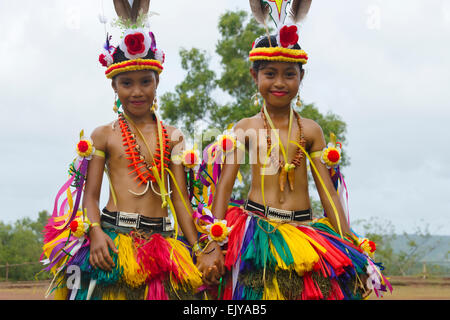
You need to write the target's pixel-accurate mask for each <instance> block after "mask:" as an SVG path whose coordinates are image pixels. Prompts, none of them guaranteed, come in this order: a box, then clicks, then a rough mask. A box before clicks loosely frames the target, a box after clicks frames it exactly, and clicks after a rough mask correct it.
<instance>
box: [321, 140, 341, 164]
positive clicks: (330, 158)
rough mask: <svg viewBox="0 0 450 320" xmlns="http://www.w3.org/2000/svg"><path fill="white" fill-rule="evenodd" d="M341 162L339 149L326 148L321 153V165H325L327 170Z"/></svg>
mask: <svg viewBox="0 0 450 320" xmlns="http://www.w3.org/2000/svg"><path fill="white" fill-rule="evenodd" d="M340 160H341V149H340V148H339V147H337V148H336V147H334V146H330V145H329V146H328V147H326V148H324V149H323V151H322V158H321V161H322V163H324V164H326V165H327V167H328V168H331V167H334V166H336V165H337V164H338V163H339V161H340Z"/></svg>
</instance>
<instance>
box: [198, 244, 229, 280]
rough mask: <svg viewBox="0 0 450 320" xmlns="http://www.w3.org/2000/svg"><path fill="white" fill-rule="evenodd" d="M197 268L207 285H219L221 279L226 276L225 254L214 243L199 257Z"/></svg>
mask: <svg viewBox="0 0 450 320" xmlns="http://www.w3.org/2000/svg"><path fill="white" fill-rule="evenodd" d="M197 267H198V269H199V271H200V272H201V273H202V274H203V281H204V283H205V284H206V285H215V284H219V281H220V278H221V277H222V276H223V275H224V274H225V266H224V253H223V252H222V249H221V248H220V246H219V245H218V244H217V242H215V241H212V242H211V243H210V244H209V245H208V246H207V248H206V250H205V251H204V252H202V253H200V254H199V255H198V256H197Z"/></svg>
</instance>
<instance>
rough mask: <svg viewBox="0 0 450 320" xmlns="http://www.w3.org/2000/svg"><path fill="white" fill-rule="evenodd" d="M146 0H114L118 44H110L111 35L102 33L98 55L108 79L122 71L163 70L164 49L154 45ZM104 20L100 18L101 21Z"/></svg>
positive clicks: (148, 1)
mask: <svg viewBox="0 0 450 320" xmlns="http://www.w3.org/2000/svg"><path fill="white" fill-rule="evenodd" d="M149 7H150V0H134V1H131V4H130V1H128V0H114V8H115V10H116V13H117V16H118V20H117V21H116V23H115V25H116V26H119V27H121V28H122V29H123V35H122V38H121V42H120V43H119V45H118V46H116V47H114V46H112V45H111V43H110V41H111V36H110V35H109V34H106V42H105V45H104V46H103V51H102V53H101V54H100V56H99V61H100V63H101V64H102V65H103V66H104V67H106V68H107V69H106V71H105V74H106V77H107V78H109V79H111V78H113V77H114V76H116V75H118V74H119V73H122V72H127V71H137V70H153V71H156V72H157V73H158V74H159V73H161V72H162V70H163V66H162V65H163V63H164V59H165V55H164V52H163V51H162V50H160V49H158V48H157V47H156V40H155V35H154V34H153V32H151V31H150V30H149V27H148V23H147V20H148V10H149ZM102 22H103V23H105V22H104V21H102Z"/></svg>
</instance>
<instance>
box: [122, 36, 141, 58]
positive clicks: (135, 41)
mask: <svg viewBox="0 0 450 320" xmlns="http://www.w3.org/2000/svg"><path fill="white" fill-rule="evenodd" d="M124 42H125V45H126V46H127V50H128V53H129V54H131V55H136V54H139V53H142V52H144V51H145V44H144V35H143V34H142V33H140V32H136V33H133V34H129V35H127V36H126V37H125V39H124Z"/></svg>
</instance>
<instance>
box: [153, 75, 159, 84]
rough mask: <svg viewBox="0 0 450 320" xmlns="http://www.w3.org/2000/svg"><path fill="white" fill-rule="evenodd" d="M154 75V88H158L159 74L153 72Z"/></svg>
mask: <svg viewBox="0 0 450 320" xmlns="http://www.w3.org/2000/svg"><path fill="white" fill-rule="evenodd" d="M154 74H155V81H156V88H158V84H159V73H158V72H154Z"/></svg>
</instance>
